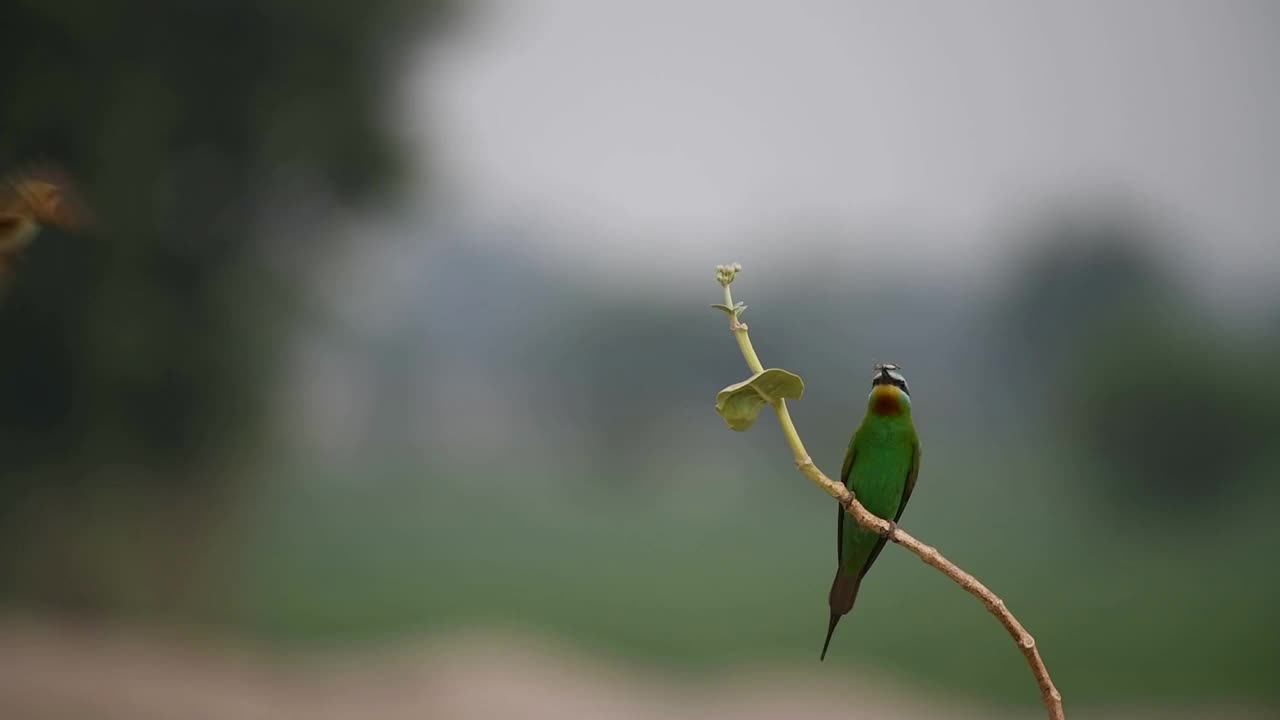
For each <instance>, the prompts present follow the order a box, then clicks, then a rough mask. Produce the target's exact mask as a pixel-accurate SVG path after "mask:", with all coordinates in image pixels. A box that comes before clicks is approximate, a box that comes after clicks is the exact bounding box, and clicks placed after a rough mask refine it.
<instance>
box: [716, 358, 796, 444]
mask: <svg viewBox="0 0 1280 720" xmlns="http://www.w3.org/2000/svg"><path fill="white" fill-rule="evenodd" d="M803 395H804V381H803V380H801V379H800V376H799V375H796V374H794V373H791V372H787V371H786V370H781V369H778V368H769V369H768V370H765V371H764V372H760V373H756V374H755V375H752V376H751V377H749V378H747V379H746V380H743V381H742V382H740V383H734V384H733V385H730V386H729V387H727V388H725V389H723V390H721V391H720V392H719V393H718V394H717V395H716V412H717V413H719V414H720V417H722V418H724V421H725V422H726V423H728V424H729V428H730V429H731V430H737V431H739V432H741V431H743V430H746V429H748V428H750V427H751V426H752V425H753V424H754V423H755V421H756V418H757V417H759V416H760V411H761V410H762V409H763V408H764V406H765V405H769V404H771V403H774V402H776V401H778V400H799V399H800V398H801V397H802V396H803Z"/></svg>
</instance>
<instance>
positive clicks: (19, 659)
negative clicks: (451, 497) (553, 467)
mask: <svg viewBox="0 0 1280 720" xmlns="http://www.w3.org/2000/svg"><path fill="white" fill-rule="evenodd" d="M863 682H864V683H866V684H859V683H858V682H849V683H840V684H838V685H837V684H834V683H833V682H832V681H831V680H830V679H829V678H828V679H825V680H816V679H812V678H807V677H805V676H803V675H801V674H799V673H797V672H795V671H789V672H772V671H752V672H747V671H743V672H740V673H737V674H734V675H730V676H724V677H721V678H720V679H718V680H716V681H715V682H714V683H709V684H708V683H694V682H692V681H689V682H678V681H675V680H672V679H663V678H660V677H657V676H654V675H652V674H645V673H642V672H638V671H634V670H628V669H627V668H626V667H624V666H621V665H611V664H607V663H602V662H598V661H597V662H593V661H592V660H590V659H588V658H584V657H582V656H580V655H574V654H572V653H570V652H567V651H564V650H563V649H558V648H556V647H554V646H553V645H551V644H549V643H545V642H534V641H530V640H527V639H524V640H521V639H513V638H511V637H506V636H504V637H503V638H502V639H501V640H499V639H495V638H492V637H487V638H486V637H476V636H472V637H470V638H469V639H465V640H458V641H455V642H450V643H443V644H435V645H432V646H430V647H428V648H426V649H420V650H415V651H412V652H410V651H400V652H383V653H379V654H377V655H374V654H366V655H358V656H344V657H325V658H314V657H308V658H306V659H305V660H300V659H297V658H294V659H288V658H284V657H279V656H275V657H272V656H268V655H264V654H261V653H254V652H250V651H247V650H244V649H238V648H234V647H229V646H227V645H225V644H219V643H216V642H212V641H207V640H198V639H193V638H191V637H184V638H175V637H167V636H165V635H163V634H160V633H156V632H139V631H136V630H134V631H123V630H118V629H117V630H110V629H102V628H90V627H86V626H83V625H81V626H71V625H67V624H55V623H52V622H48V621H41V622H35V621H32V620H30V619H22V620H17V619H0V718H3V719H4V720H73V719H74V720H80V719H82V718H86V719H93V720H125V719H127V720H160V719H162V718H163V719H165V720H168V719H170V718H182V719H184V720H186V719H190V720H232V719H234V720H278V719H283V718H307V719H308V720H329V719H331V718H332V719H336V718H382V719H386V720H398V719H399V718H414V719H415V720H421V719H422V718H433V719H434V718H447V719H449V720H480V719H486V720H487V719H488V718H505V719H510V718H527V719H529V720H539V719H541V718H556V719H557V720H564V719H571V718H599V719H603V718H617V719H619V720H648V719H651V718H653V719H656V718H664V719H665V718H670V719H672V720H686V719H687V720H692V719H693V718H720V717H726V718H739V719H741V720H756V719H760V720H763V719H764V718H783V717H794V718H813V719H818V718H842V719H846V720H847V719H850V718H852V719H855V720H856V719H857V718H878V719H881V720H923V719H925V718H953V719H956V720H971V719H972V720H976V719H978V718H990V719H994V720H1002V719H1004V718H1009V719H1010V720H1012V716H1009V715H1004V714H998V713H992V712H989V711H987V712H984V711H982V710H981V709H980V708H975V707H955V706H953V705H951V704H944V703H941V702H939V700H938V699H937V698H933V699H922V698H913V697H912V693H910V692H909V691H908V690H907V689H905V688H901V687H897V688H894V687H889V686H887V685H885V684H884V683H875V684H870V683H867V681H863ZM1028 682H1029V681H1028ZM1068 715H1069V716H1070V717H1073V718H1074V717H1077V715H1076V714H1074V713H1071V712H1069V713H1068ZM1079 716H1080V717H1085V716H1087V717H1094V718H1107V719H1108V720H1110V719H1113V718H1114V719H1118V718H1130V717H1132V718H1156V717H1160V718H1175V717H1176V718H1187V719H1190V718H1200V717H1212V718H1222V720H1252V718H1261V717H1262V715H1261V714H1249V713H1246V712H1241V711H1233V712H1225V711H1222V710H1215V711H1213V712H1205V711H1197V712H1192V711H1188V710H1183V711H1178V712H1163V711H1162V712H1156V711H1154V710H1146V711H1143V712H1106V713H1101V712H1098V713H1094V712H1090V713H1087V714H1080V715H1079ZM1019 717H1028V718H1031V717H1040V715H1038V714H1034V713H1029V714H1026V715H1022V716H1019Z"/></svg>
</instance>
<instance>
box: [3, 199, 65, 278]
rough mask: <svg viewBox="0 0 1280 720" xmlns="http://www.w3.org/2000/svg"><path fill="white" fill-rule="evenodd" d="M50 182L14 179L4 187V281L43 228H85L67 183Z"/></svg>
mask: <svg viewBox="0 0 1280 720" xmlns="http://www.w3.org/2000/svg"><path fill="white" fill-rule="evenodd" d="M51 179H52V177H50V178H49V180H51ZM49 180H47V179H43V178H36V177H31V176H27V175H18V176H11V177H9V178H7V179H6V182H5V183H4V185H6V186H7V187H0V281H3V280H5V279H7V276H8V275H9V274H10V272H11V269H12V266H13V264H14V262H15V261H16V260H17V258H18V256H19V255H21V254H22V251H23V250H25V249H26V248H27V246H28V245H30V244H31V241H32V240H34V239H35V236H36V234H37V233H38V232H39V230H40V226H41V225H55V226H58V227H63V228H68V229H74V228H77V227H79V226H80V225H81V221H82V219H83V218H82V217H81V213H79V212H76V210H75V209H74V208H72V207H71V204H70V203H68V201H67V197H66V193H65V191H66V190H67V187H66V183H65V182H58V183H57V184H55V183H54V182H50V181H49Z"/></svg>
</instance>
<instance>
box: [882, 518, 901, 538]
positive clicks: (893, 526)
mask: <svg viewBox="0 0 1280 720" xmlns="http://www.w3.org/2000/svg"><path fill="white" fill-rule="evenodd" d="M885 522H887V523H889V529H888V530H886V531H885V532H884V536H885V537H886V538H888V539H890V540H892V539H893V536H894V534H895V533H897V532H898V523H896V522H894V521H892V520H885Z"/></svg>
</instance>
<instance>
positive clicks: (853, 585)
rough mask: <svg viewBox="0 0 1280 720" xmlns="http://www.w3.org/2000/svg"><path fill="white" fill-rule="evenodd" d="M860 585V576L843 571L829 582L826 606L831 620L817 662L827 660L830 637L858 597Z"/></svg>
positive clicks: (839, 571)
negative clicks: (829, 608)
mask: <svg viewBox="0 0 1280 720" xmlns="http://www.w3.org/2000/svg"><path fill="white" fill-rule="evenodd" d="M861 584H862V577H861V576H859V575H856V574H853V573H847V572H845V571H844V570H843V569H837V570H836V576H835V579H833V580H832V581H831V592H830V593H829V594H828V595H827V604H828V605H829V606H830V607H831V619H830V620H829V621H828V624H827V639H826V641H825V642H823V643H822V655H821V656H820V657H819V658H818V661H819V662H821V661H823V660H825V659H826V658H827V648H828V647H829V646H830V645H831V636H832V634H834V633H835V631H836V624H837V623H839V622H840V618H841V617H843V616H844V615H846V614H848V612H849V611H850V610H852V609H853V601H854V600H855V599H857V597H858V586H859V585H861Z"/></svg>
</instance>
